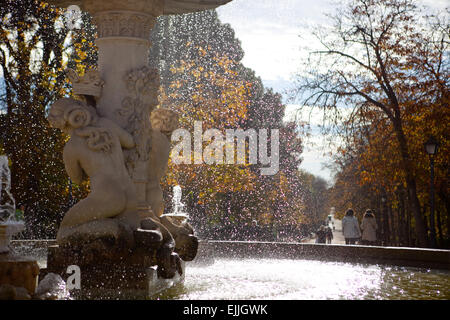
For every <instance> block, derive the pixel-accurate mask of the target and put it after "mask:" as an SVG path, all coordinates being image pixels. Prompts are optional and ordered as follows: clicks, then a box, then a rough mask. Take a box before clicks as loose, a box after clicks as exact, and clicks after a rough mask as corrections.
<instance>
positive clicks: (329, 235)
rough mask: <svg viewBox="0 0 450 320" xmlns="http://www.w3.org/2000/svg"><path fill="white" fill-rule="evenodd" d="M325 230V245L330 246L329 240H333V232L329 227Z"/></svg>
mask: <svg viewBox="0 0 450 320" xmlns="http://www.w3.org/2000/svg"><path fill="white" fill-rule="evenodd" d="M326 229H327V230H326V231H327V232H326V237H327V244H331V240H333V231H331V228H330V226H328V227H326Z"/></svg>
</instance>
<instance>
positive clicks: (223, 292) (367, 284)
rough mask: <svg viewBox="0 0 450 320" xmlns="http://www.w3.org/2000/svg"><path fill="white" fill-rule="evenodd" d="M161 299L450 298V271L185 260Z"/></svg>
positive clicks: (273, 261) (305, 262) (312, 262)
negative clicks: (179, 280)
mask: <svg viewBox="0 0 450 320" xmlns="http://www.w3.org/2000/svg"><path fill="white" fill-rule="evenodd" d="M159 298H162V299H183V300H202V299H207V300H220V299H237V300H241V299H248V300H258V299H262V300H278V299H287V300H295V299H302V300H310V299H313V300H327V299H332V300H378V299H380V300H405V299H407V300H430V299H441V300H448V299H450V271H446V270H429V269H419V268H410V267H408V268H405V267H396V266H384V265H368V264H357V263H344V262H325V261H316V260H287V259H245V260H232V259H216V260H215V263H214V264H212V265H208V266H201V265H195V264H189V263H188V264H187V268H186V279H185V282H184V284H183V285H182V286H179V287H178V288H176V289H174V290H171V291H168V292H167V293H166V294H165V295H164V296H159Z"/></svg>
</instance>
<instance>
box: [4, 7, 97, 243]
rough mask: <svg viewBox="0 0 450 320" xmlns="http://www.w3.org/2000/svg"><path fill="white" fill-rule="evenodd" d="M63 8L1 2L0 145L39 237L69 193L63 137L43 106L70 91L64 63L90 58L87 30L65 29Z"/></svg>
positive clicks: (76, 63) (46, 234) (52, 228)
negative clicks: (8, 161)
mask: <svg viewBox="0 0 450 320" xmlns="http://www.w3.org/2000/svg"><path fill="white" fill-rule="evenodd" d="M62 13H63V12H62V11H61V10H60V9H56V8H53V7H50V6H49V5H48V4H47V3H45V2H41V1H34V0H24V1H10V0H8V1H4V2H3V3H2V5H1V6H0V19H1V20H0V66H1V70H2V75H3V79H2V80H3V89H4V91H3V92H2V96H1V105H0V146H1V147H2V149H3V150H4V152H5V153H6V154H7V155H8V157H9V159H10V160H11V163H12V168H11V173H12V192H13V195H14V197H15V199H16V201H17V202H19V203H24V204H26V207H27V208H26V220H27V223H28V226H29V227H30V228H31V229H32V233H34V236H40V237H49V236H51V233H52V232H54V231H55V226H57V220H58V218H60V216H58V215H57V214H58V213H62V212H64V210H65V208H66V207H67V198H68V178H67V175H66V173H65V170H64V164H63V161H62V147H63V146H64V141H65V137H64V136H63V135H62V134H61V133H60V132H59V130H57V129H53V128H50V126H49V124H48V122H47V120H46V112H47V108H48V106H49V105H50V104H51V103H52V102H53V101H55V99H56V98H57V97H61V96H63V95H66V94H68V93H69V92H70V87H69V84H68V81H67V80H66V79H65V74H64V69H65V68H66V67H67V66H71V67H72V68H76V69H78V70H82V69H83V68H84V67H83V62H85V61H86V60H87V59H88V58H90V56H87V55H86V54H85V53H84V52H85V51H84V50H83V48H84V47H86V46H89V41H86V37H85V35H86V32H85V31H83V32H77V33H74V32H71V31H70V30H69V29H67V27H66V26H65V25H64V21H63V18H62ZM90 43H91V46H92V42H90ZM84 66H85V64H84ZM75 189H76V190H75V192H74V193H77V192H79V191H80V190H78V189H77V188H75ZM55 214H56V215H55ZM49 233H50V234H49Z"/></svg>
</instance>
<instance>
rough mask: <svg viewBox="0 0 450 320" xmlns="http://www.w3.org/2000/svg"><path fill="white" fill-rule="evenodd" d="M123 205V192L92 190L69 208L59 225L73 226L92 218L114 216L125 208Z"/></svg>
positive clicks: (124, 201) (124, 199)
mask: <svg viewBox="0 0 450 320" xmlns="http://www.w3.org/2000/svg"><path fill="white" fill-rule="evenodd" d="M125 205H126V196H125V195H124V194H123V193H116V194H105V193H104V192H99V193H95V192H92V193H91V194H90V195H89V196H88V197H87V198H85V199H83V200H81V201H80V202H78V203H77V204H75V205H74V206H73V207H72V208H70V210H69V211H68V212H67V213H66V214H65V215H64V218H63V220H62V222H61V226H60V227H61V228H63V227H64V228H67V227H74V226H77V225H81V224H83V223H86V222H90V221H94V220H99V219H104V218H112V217H115V216H117V215H118V214H120V213H121V212H122V211H123V210H124V209H125Z"/></svg>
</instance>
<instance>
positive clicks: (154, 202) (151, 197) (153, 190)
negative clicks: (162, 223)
mask: <svg viewBox="0 0 450 320" xmlns="http://www.w3.org/2000/svg"><path fill="white" fill-rule="evenodd" d="M147 199H148V202H149V204H150V207H151V208H152V211H153V213H154V214H155V216H157V217H160V216H161V215H162V214H163V213H164V198H163V192H162V190H161V187H160V186H159V184H158V185H155V186H152V187H148V189H147Z"/></svg>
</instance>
